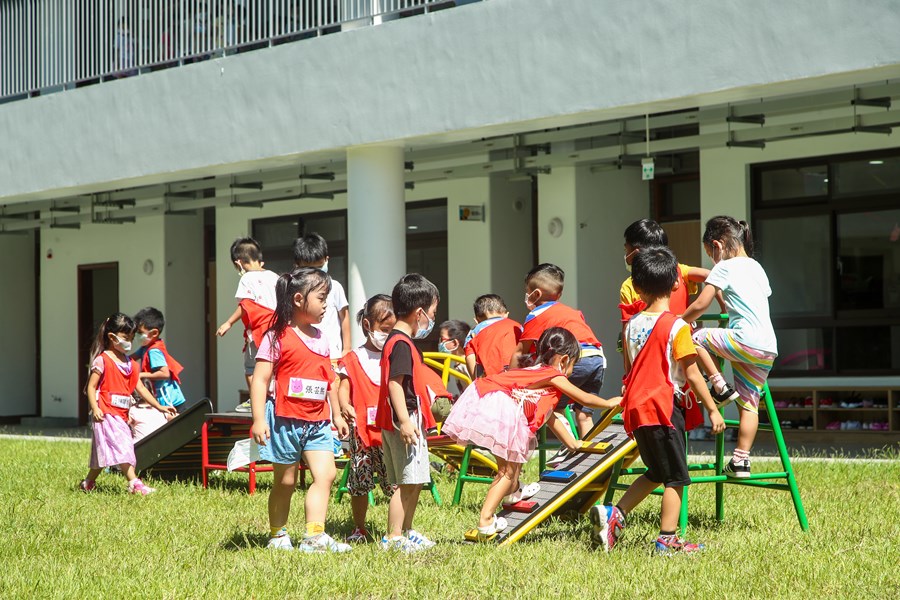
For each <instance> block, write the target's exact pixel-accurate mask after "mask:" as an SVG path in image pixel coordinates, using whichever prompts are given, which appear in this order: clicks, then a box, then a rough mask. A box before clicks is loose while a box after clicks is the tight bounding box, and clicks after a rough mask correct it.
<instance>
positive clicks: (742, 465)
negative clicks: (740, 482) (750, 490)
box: [722, 458, 750, 479]
mask: <svg viewBox="0 0 900 600" xmlns="http://www.w3.org/2000/svg"><path fill="white" fill-rule="evenodd" d="M722 472H723V473H725V475H727V476H728V477H734V478H735V479H746V478H748V477H750V461H749V460H742V461H739V462H734V459H733V458H732V459H731V460H729V461H728V464H727V465H725V468H723V469H722Z"/></svg>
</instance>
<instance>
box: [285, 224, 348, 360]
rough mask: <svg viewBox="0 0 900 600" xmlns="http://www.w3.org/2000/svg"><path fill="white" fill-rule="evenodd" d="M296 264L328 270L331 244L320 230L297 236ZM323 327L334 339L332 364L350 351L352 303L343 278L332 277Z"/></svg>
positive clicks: (321, 327) (331, 340) (320, 326)
mask: <svg viewBox="0 0 900 600" xmlns="http://www.w3.org/2000/svg"><path fill="white" fill-rule="evenodd" d="M294 265H296V266H298V267H315V268H317V269H322V270H323V271H325V272H326V273H327V272H328V244H327V243H326V242H325V238H323V237H322V236H321V235H319V234H318V233H308V234H306V235H304V236H303V237H300V238H297V239H296V240H294ZM319 328H320V329H321V330H322V331H324V332H325V336H326V337H327V338H328V341H329V342H330V343H331V349H330V352H331V364H332V365H337V361H338V359H339V358H341V357H342V356H343V355H344V354H345V350H346V351H347V352H349V351H350V348H351V344H350V304H349V303H348V302H347V295H346V294H344V287H343V286H342V285H341V284H340V282H338V281H336V280H334V279H332V280H331V292H329V293H328V309H327V310H326V312H325V317H324V318H323V319H322V323H321V324H320V325H319Z"/></svg>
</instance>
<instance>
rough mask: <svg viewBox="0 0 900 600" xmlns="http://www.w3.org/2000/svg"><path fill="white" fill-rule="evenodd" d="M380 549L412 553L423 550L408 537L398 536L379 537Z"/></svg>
mask: <svg viewBox="0 0 900 600" xmlns="http://www.w3.org/2000/svg"><path fill="white" fill-rule="evenodd" d="M381 549H382V550H388V551H394V552H403V553H404V554H413V553H415V552H420V551H422V550H424V548H422V547H421V546H418V545H416V543H415V542H413V541H412V540H411V539H409V538H408V537H404V536H402V535H401V536H398V537H395V538H390V539H388V538H386V537H383V538H381Z"/></svg>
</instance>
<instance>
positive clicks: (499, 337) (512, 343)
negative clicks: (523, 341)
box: [466, 319, 522, 375]
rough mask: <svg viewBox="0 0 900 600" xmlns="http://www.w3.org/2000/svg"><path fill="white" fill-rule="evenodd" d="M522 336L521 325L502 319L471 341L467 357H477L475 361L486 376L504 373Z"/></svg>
mask: <svg viewBox="0 0 900 600" xmlns="http://www.w3.org/2000/svg"><path fill="white" fill-rule="evenodd" d="M521 336H522V326H521V325H519V324H518V323H516V322H515V321H513V320H512V319H501V320H499V321H497V322H495V323H491V324H490V325H488V326H487V327H485V328H484V329H482V330H481V331H479V332H478V334H477V335H476V336H475V337H473V338H472V339H471V340H469V343H468V344H467V345H466V355H469V354H474V355H475V360H476V362H477V363H478V364H480V365H481V366H482V367H483V368H484V374H485V375H495V374H497V373H502V372H503V371H505V370H506V369H507V368H508V367H509V359H510V357H512V355H513V352H515V351H516V347H517V346H518V345H519V338H520V337H521Z"/></svg>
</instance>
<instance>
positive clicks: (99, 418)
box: [91, 406, 103, 423]
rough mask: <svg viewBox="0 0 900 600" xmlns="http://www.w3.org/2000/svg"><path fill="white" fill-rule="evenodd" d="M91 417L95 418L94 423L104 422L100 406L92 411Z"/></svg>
mask: <svg viewBox="0 0 900 600" xmlns="http://www.w3.org/2000/svg"><path fill="white" fill-rule="evenodd" d="M91 416H93V417H94V421H96V422H97V423H102V422H103V411H102V410H100V407H99V406H98V407H97V408H94V409H92V410H91Z"/></svg>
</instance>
